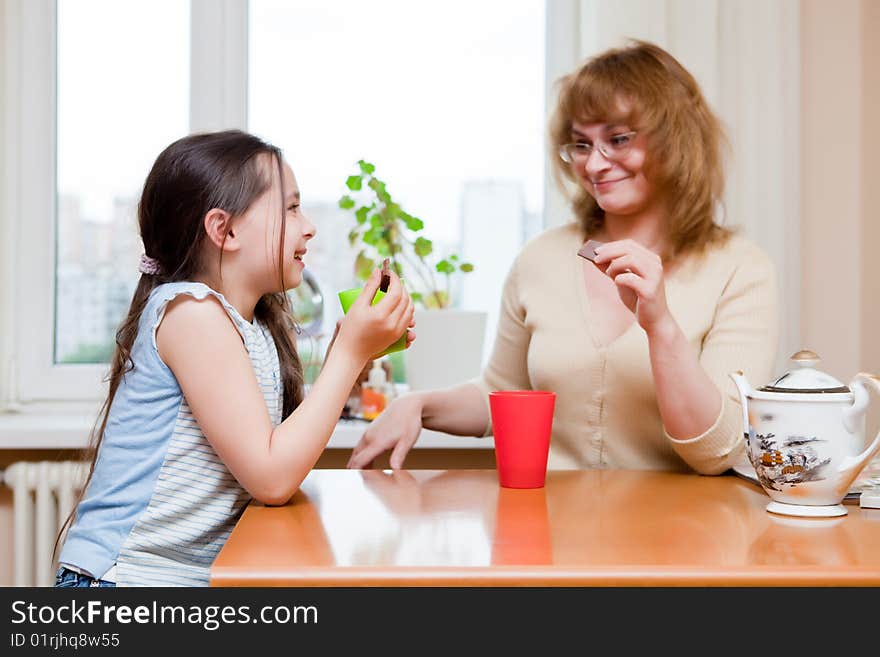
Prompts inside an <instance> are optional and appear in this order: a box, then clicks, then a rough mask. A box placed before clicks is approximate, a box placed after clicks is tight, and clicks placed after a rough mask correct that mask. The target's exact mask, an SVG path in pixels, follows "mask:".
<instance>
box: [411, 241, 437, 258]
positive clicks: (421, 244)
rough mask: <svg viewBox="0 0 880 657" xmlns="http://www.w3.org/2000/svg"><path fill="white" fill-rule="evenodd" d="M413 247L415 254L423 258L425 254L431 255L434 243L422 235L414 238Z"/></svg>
mask: <svg viewBox="0 0 880 657" xmlns="http://www.w3.org/2000/svg"><path fill="white" fill-rule="evenodd" d="M413 248H414V249H415V252H416V255H417V256H419V257H421V258H424V257H425V256H428V255H431V252H432V251H433V250H434V243H433V242H432V241H431V240H428V239H425V238H424V237H419V238H417V239H416V243H415V246H414V247H413Z"/></svg>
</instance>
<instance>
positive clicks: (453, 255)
mask: <svg viewBox="0 0 880 657" xmlns="http://www.w3.org/2000/svg"><path fill="white" fill-rule="evenodd" d="M449 259H450V260H451V261H452V262H458V256H457V255H455V254H454V253H452V254H450V255H449Z"/></svg>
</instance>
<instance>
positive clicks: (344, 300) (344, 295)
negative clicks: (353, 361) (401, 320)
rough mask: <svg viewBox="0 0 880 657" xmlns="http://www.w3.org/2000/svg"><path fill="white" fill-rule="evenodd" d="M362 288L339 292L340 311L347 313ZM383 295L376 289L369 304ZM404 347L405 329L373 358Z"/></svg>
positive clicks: (375, 301) (377, 300)
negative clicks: (393, 341) (392, 342)
mask: <svg viewBox="0 0 880 657" xmlns="http://www.w3.org/2000/svg"><path fill="white" fill-rule="evenodd" d="M363 289H364V288H362V287H354V288H352V289H350V290H343V291H342V292H340V293H339V303H341V304H342V312H344V313H346V314H347V313H348V309H349V308H351V304H353V303H354V300H355V299H357V298H358V297H359V296H360V294H361V292H362V291H363ZM384 296H385V293H384V292H383V291H382V290H376V296H374V297H373V303H372V304H371V305H373V306H375V305H376V304H377V303H379V301H381V300H382V297H384ZM404 349H406V331H404V332H403V335H401V336H400V338H399V339H398V340H397V341H396V342H395V343H394V344H392V345H391V346H390V347H388V348H387V349H386V350H385V351H382V352H380V353H378V354H376V355H375V356H373V358H379V357H381V356H385V355H386V354H391V353H394V352H395V351H403V350H404Z"/></svg>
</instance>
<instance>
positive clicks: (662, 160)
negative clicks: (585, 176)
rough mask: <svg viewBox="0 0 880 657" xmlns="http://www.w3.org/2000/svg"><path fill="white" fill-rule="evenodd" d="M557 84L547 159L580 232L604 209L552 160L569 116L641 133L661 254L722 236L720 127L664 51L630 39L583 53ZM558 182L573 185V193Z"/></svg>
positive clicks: (567, 136)
mask: <svg viewBox="0 0 880 657" xmlns="http://www.w3.org/2000/svg"><path fill="white" fill-rule="evenodd" d="M558 86H559V101H558V104H557V107H556V111H555V113H554V115H553V117H552V119H551V121H550V139H549V145H550V150H551V152H550V160H551V162H552V163H553V173H554V177H555V178H556V180H557V182H559V183H560V186H561V187H562V188H563V190H565V191H566V192H567V193H568V195H569V196H570V197H571V202H572V207H573V209H574V212H575V215H576V218H577V219H578V221H579V222H580V223H581V226H582V227H583V229H584V232H585V233H586V236H587V237H589V236H592V235H594V234H595V233H597V232H598V231H599V230H600V229H601V228H602V226H603V224H604V220H605V213H604V211H603V210H602V208H600V207H599V205H598V204H597V203H596V200H595V199H594V198H593V197H592V196H591V195H590V194H589V193H588V192H587V191H586V189H584V188H583V186H581V185H580V184H579V182H578V180H577V177H576V176H575V175H574V173H573V172H572V170H571V166H570V165H568V164H566V163H564V162H563V161H562V160H561V159H560V158H559V155H558V153H559V147H560V146H562V144H565V143H568V142H570V141H571V140H572V138H571V126H572V122H574V121H577V122H579V123H598V122H618V123H623V124H627V125H629V126H631V127H632V129H634V130H638V131H639V132H643V133H645V134H646V135H647V136H648V152H647V159H646V163H645V173H646V175H648V176H650V178H651V180H652V181H653V182H654V183H655V184H656V185H657V187H658V189H660V190H661V191H662V192H663V193H664V197H665V201H666V202H667V209H668V225H667V234H668V236H669V247H668V249H669V251H668V253H666V254H664V255H665V257H667V258H669V259H673V258H675V257H677V256H679V255H682V254H684V253H687V252H692V251H694V252H699V251H701V250H703V249H704V248H705V247H706V246H707V245H709V244H713V243H719V242H723V241H724V240H726V239H727V238H728V237H729V236H730V234H731V233H732V231H731V230H730V229H728V228H725V227H722V226H720V225H718V224H717V223H716V222H715V215H716V210H718V209H720V208H721V207H722V194H723V192H724V167H723V158H722V148H723V147H724V146H725V145H726V140H725V136H724V131H723V129H722V126H721V122H720V121H719V120H718V118H717V117H716V116H715V114H713V112H712V110H711V109H710V108H709V105H708V103H707V102H706V99H705V98H704V97H703V94H702V92H701V91H700V87H699V85H698V84H697V81H696V80H695V79H694V77H693V76H692V75H691V74H690V73H688V71H687V70H686V69H685V68H684V67H683V66H682V65H681V64H680V63H679V62H678V61H677V60H676V59H675V58H674V57H673V56H672V55H670V54H669V53H668V52H666V51H665V50H663V49H662V48H660V47H659V46H656V45H654V44H652V43H648V42H646V41H632V43H631V45H630V46H629V47H626V48H619V49H612V50H608V51H605V52H604V53H601V54H599V55H597V56H595V57H593V58H591V59H590V60H588V61H587V62H586V63H585V64H584V65H583V66H582V67H581V68H580V69H578V70H577V71H575V72H574V73H571V74H569V75H567V76H564V77H563V78H561V79H560V80H559V82H558ZM565 181H570V182H572V183H575V184H576V188H575V189H574V191H573V192H572V191H571V190H569V189H566V186H565Z"/></svg>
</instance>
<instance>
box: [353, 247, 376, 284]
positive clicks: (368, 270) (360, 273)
mask: <svg viewBox="0 0 880 657" xmlns="http://www.w3.org/2000/svg"><path fill="white" fill-rule="evenodd" d="M375 268H376V263H375V262H374V261H373V260H372V259H371V258H368V257H367V256H366V255H364V252H363V251H361V252H360V253H358V254H357V259H356V260H355V262H354V273H355V276H357V277H358V279H360V280H362V281H365V280H367V279H368V278H369V277H370V274H372V273H373V270H374V269H375Z"/></svg>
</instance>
